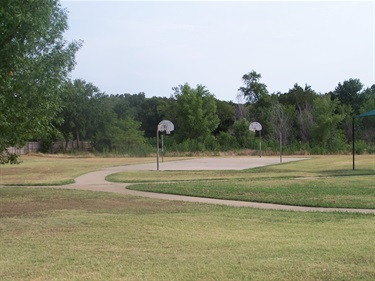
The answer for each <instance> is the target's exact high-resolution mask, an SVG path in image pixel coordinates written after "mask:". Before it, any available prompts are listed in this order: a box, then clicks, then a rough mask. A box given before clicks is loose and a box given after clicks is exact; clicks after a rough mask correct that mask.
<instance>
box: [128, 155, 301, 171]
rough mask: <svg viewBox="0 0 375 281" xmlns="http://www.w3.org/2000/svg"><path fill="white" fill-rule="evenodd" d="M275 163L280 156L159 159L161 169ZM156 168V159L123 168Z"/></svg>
mask: <svg viewBox="0 0 375 281" xmlns="http://www.w3.org/2000/svg"><path fill="white" fill-rule="evenodd" d="M169 159H170V158H169ZM305 159H308V158H301V157H299V158H298V157H283V158H282V163H287V162H292V161H300V160H305ZM275 164H280V157H207V158H196V159H188V160H177V161H167V162H161V159H159V170H160V171H184V170H211V171H214V170H244V169H251V168H256V167H262V166H268V165H275ZM156 168H157V164H156V159H155V163H149V164H140V165H130V166H127V167H122V169H123V170H156Z"/></svg>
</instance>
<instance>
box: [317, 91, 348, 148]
mask: <svg viewBox="0 0 375 281" xmlns="http://www.w3.org/2000/svg"><path fill="white" fill-rule="evenodd" d="M338 111H339V101H338V100H337V99H334V100H331V98H330V97H329V96H328V95H327V96H319V97H316V98H315V100H314V104H313V118H314V124H313V127H312V134H313V139H314V143H315V145H316V146H317V147H319V148H321V149H322V150H323V151H322V152H324V151H326V150H327V149H328V150H331V151H332V150H336V151H337V150H340V149H342V147H340V146H341V145H342V140H343V132H342V131H340V130H339V129H338V125H339V124H340V122H341V121H342V120H344V118H345V115H344V114H342V113H341V114H339V113H337V112H338Z"/></svg>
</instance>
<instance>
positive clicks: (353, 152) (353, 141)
mask: <svg viewBox="0 0 375 281" xmlns="http://www.w3.org/2000/svg"><path fill="white" fill-rule="evenodd" d="M352 143H353V149H352V154H353V171H354V169H355V134H354V118H352Z"/></svg>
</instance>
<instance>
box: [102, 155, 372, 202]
mask: <svg viewBox="0 0 375 281" xmlns="http://www.w3.org/2000/svg"><path fill="white" fill-rule="evenodd" d="M357 158H358V159H357V163H356V164H357V169H356V170H354V171H353V170H352V169H351V157H350V156H329V157H327V156H319V157H313V158H312V159H309V160H303V161H298V162H290V163H285V164H282V165H273V166H268V167H262V168H257V169H249V170H242V171H220V172H217V171H159V172H154V171H129V172H123V173H119V174H114V175H111V176H109V177H108V180H112V181H116V182H134V183H137V182H138V183H140V182H147V183H146V184H136V185H132V186H130V187H128V188H129V189H135V190H141V191H151V192H160V193H171V194H181V195H188V196H199V197H209V198H220V199H231V200H243V201H253V202H267V203H278V204H287V205H300V206H314V207H338V208H364V209H366V208H369V209H375V156H372V155H367V156H360V157H357ZM158 182H159V183H158ZM160 182H162V183H160Z"/></svg>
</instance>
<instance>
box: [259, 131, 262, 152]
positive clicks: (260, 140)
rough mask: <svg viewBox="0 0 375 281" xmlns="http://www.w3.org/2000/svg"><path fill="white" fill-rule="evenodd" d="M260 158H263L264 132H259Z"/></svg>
mask: <svg viewBox="0 0 375 281" xmlns="http://www.w3.org/2000/svg"><path fill="white" fill-rule="evenodd" d="M259 157H262V131H259Z"/></svg>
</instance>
